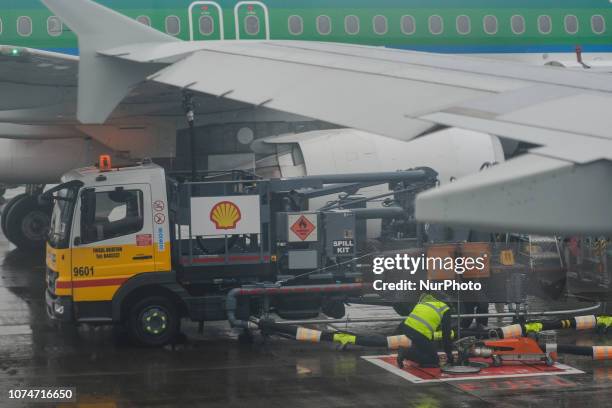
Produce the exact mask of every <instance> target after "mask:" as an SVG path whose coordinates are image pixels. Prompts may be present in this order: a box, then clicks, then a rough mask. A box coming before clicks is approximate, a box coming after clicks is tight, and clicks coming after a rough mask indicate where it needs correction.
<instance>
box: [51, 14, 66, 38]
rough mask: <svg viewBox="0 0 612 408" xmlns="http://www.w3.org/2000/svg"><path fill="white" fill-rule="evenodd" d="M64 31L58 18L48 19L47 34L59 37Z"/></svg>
mask: <svg viewBox="0 0 612 408" xmlns="http://www.w3.org/2000/svg"><path fill="white" fill-rule="evenodd" d="M63 30H64V27H63V24H62V20H60V19H59V18H58V17H55V16H51V17H49V18H48V19H47V33H49V35H50V36H52V37H57V36H59V35H61V34H62V31H63Z"/></svg>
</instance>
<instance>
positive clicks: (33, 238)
mask: <svg viewBox="0 0 612 408" xmlns="http://www.w3.org/2000/svg"><path fill="white" fill-rule="evenodd" d="M51 211H52V207H51V206H41V205H40V204H39V203H38V200H37V198H36V197H32V196H29V195H26V196H24V197H22V198H21V199H20V200H19V201H16V202H15V203H14V204H13V205H12V206H11V207H10V208H9V211H7V212H6V213H5V214H3V215H5V216H6V221H5V222H4V225H5V228H6V236H7V238H8V239H9V241H11V242H12V243H13V244H15V245H16V246H17V248H19V249H24V250H41V249H43V248H44V247H45V242H46V240H47V233H48V231H49V224H50V222H51Z"/></svg>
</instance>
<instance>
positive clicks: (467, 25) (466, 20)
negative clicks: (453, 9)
mask: <svg viewBox="0 0 612 408" xmlns="http://www.w3.org/2000/svg"><path fill="white" fill-rule="evenodd" d="M470 31H472V23H471V21H470V17H469V16H465V15H462V16H457V32H458V33H459V34H469V33H470Z"/></svg>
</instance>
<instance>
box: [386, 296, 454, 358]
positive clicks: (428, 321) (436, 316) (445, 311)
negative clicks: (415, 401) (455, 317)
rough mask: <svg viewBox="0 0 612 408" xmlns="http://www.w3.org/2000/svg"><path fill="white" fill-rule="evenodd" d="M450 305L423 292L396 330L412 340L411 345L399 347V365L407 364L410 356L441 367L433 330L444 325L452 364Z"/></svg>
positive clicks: (445, 342)
mask: <svg viewBox="0 0 612 408" xmlns="http://www.w3.org/2000/svg"><path fill="white" fill-rule="evenodd" d="M449 310H450V307H449V306H448V305H447V304H446V303H444V302H442V301H440V300H438V299H436V298H435V297H434V296H433V295H430V294H424V295H422V296H421V298H420V299H419V303H417V305H416V306H415V307H414V309H412V312H411V313H410V315H409V316H408V317H407V318H406V320H404V322H403V323H401V324H400V326H399V327H398V329H397V331H398V332H399V333H401V334H404V335H406V336H407V337H409V338H410V340H412V346H411V347H410V348H400V349H399V352H398V354H397V365H398V366H399V367H400V368H403V367H404V360H411V361H414V362H416V363H418V364H419V365H420V366H421V367H438V366H439V365H440V363H439V359H438V350H437V348H436V344H435V338H434V333H435V332H436V331H438V330H440V329H441V331H442V343H443V345H444V351H445V352H446V356H447V358H448V362H449V363H451V364H452V362H453V353H452V344H451V333H452V331H451V314H450V313H449Z"/></svg>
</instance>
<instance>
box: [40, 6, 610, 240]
mask: <svg viewBox="0 0 612 408" xmlns="http://www.w3.org/2000/svg"><path fill="white" fill-rule="evenodd" d="M42 1H43V2H44V3H45V4H46V5H47V6H48V7H49V8H50V9H51V10H52V11H53V12H54V13H55V14H56V15H58V16H60V17H61V18H62V19H63V20H64V22H65V23H66V24H67V25H68V26H69V27H70V28H71V29H72V30H73V31H74V32H76V33H77V35H78V36H79V44H80V49H81V62H80V67H79V79H78V81H79V83H78V105H77V112H78V118H79V120H80V121H81V122H83V123H103V122H104V121H105V120H106V119H107V118H108V117H109V115H110V114H111V113H112V111H113V110H114V109H115V108H116V106H117V105H118V104H119V103H120V102H121V101H122V100H123V99H124V98H125V97H126V95H128V93H129V92H130V90H132V89H135V88H138V87H139V86H142V84H150V83H158V84H162V85H164V86H172V87H175V88H177V89H182V90H189V91H191V92H194V93H198V94H202V95H208V96H212V97H216V98H217V99H219V100H232V101H236V102H240V103H247V104H251V105H253V106H256V107H266V108H269V109H274V110H279V111H284V112H289V113H293V114H297V115H303V116H308V117H312V118H316V119H320V120H324V121H328V122H332V123H336V124H338V125H343V126H347V127H352V128H357V129H361V130H365V131H369V132H373V133H378V134H382V135H386V136H390V137H394V138H398V139H406V138H407V137H409V136H410V135H413V134H414V133H415V132H414V130H415V129H423V130H425V129H428V128H430V127H431V126H433V125H445V126H456V127H460V128H467V129H471V130H478V131H484V132H489V133H492V134H496V135H500V136H503V137H508V138H512V139H516V140H520V141H523V142H527V143H530V144H532V145H534V146H535V147H534V148H533V149H532V150H531V151H530V152H529V154H527V155H525V156H523V157H521V158H519V159H517V160H511V161H509V162H507V163H505V164H503V165H500V166H496V167H493V168H492V169H490V170H487V171H483V172H482V173H481V174H478V175H476V176H474V177H468V178H465V179H462V180H460V181H458V182H456V183H453V184H451V185H448V186H446V187H443V188H439V189H435V190H432V191H430V192H426V193H424V194H422V195H421V196H420V197H419V198H418V199H417V217H418V218H419V219H421V220H423V221H429V222H439V223H444V224H458V225H463V224H469V225H472V226H475V227H478V228H483V229H491V230H501V229H503V230H516V229H520V230H529V231H537V232H559V231H564V232H590V233H592V232H602V233H604V232H612V217H609V215H608V213H607V211H606V210H605V207H606V204H607V203H608V202H610V199H612V189H610V186H609V180H610V178H609V176H610V175H611V174H610V173H611V172H612V167H611V165H610V160H611V159H612V141H611V140H610V134H609V129H612V116H611V115H609V114H607V112H608V111H609V108H610V107H612V95H611V94H610V92H611V91H612V83H610V81H609V76H607V75H604V74H597V73H587V72H578V71H571V70H565V69H559V68H552V67H535V66H526V65H521V64H512V63H508V62H501V61H486V60H483V59H472V58H467V57H458V56H454V55H437V54H426V53H418V52H406V51H399V50H391V49H385V48H378V47H367V46H355V45H342V44H331V43H305V42H290V41H286V42H282V41H259V42H253V41H248V42H237V41H217V42H215V41H207V42H178V41H177V40H176V39H175V38H173V37H170V36H167V35H165V34H162V33H160V32H158V31H156V30H154V29H152V28H150V27H146V26H144V25H142V24H139V23H137V22H135V21H133V20H130V19H129V18H127V17H125V16H122V15H121V14H118V13H116V12H114V11H112V10H110V9H107V8H105V7H103V6H101V5H99V4H97V3H95V2H93V1H90V0H42ZM82 15H89V16H90V18H89V19H87V21H86V22H85V21H84V20H83V19H82V17H81V16H82ZM108 27H113V30H112V31H109V30H108ZM407 129H410V132H407ZM587 181H588V182H587ZM576 183H578V185H579V187H580V188H579V189H576V188H575V187H576V186H575V184H576Z"/></svg>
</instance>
